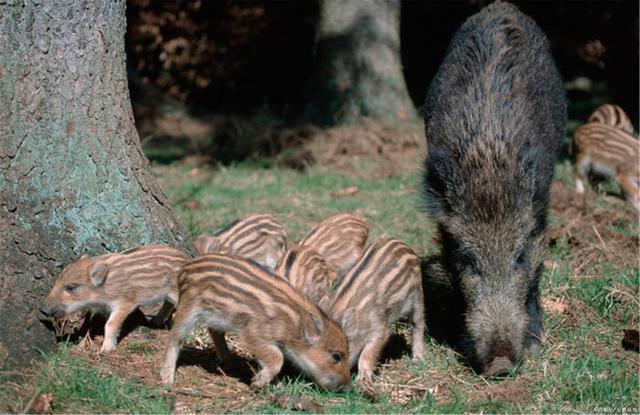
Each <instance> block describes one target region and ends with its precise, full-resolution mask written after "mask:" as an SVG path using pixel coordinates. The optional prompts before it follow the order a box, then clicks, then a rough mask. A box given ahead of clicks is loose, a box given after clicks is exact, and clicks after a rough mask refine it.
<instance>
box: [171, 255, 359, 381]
mask: <svg viewBox="0 0 640 415" xmlns="http://www.w3.org/2000/svg"><path fill="white" fill-rule="evenodd" d="M179 285H180V304H179V306H178V309H177V310H176V313H175V316H174V320H173V325H172V327H171V331H170V333H169V338H168V342H167V350H166V354H165V357H164V363H163V365H162V369H161V371H160V376H161V378H162V382H163V383H165V384H172V383H173V382H174V377H175V369H176V362H177V359H178V355H179V353H180V344H181V342H182V340H183V339H184V338H185V337H186V336H187V335H188V334H189V332H190V331H191V329H192V328H193V327H194V325H195V324H196V323H197V322H198V321H200V320H204V322H205V324H206V325H207V326H208V328H209V333H210V335H211V337H212V339H213V341H214V344H215V349H216V353H217V355H218V358H219V360H220V361H221V363H223V364H225V363H226V362H228V361H229V359H230V353H229V350H228V348H227V344H226V342H225V338H224V333H225V332H231V333H234V334H235V335H237V336H238V339H239V340H240V343H241V344H242V345H243V346H244V347H245V348H246V349H247V350H248V351H249V352H251V353H252V354H253V355H254V356H255V357H256V359H257V360H258V362H259V363H260V366H261V367H262V368H261V370H260V371H259V372H258V373H257V374H256V375H255V376H254V377H253V380H252V382H251V386H252V387H254V388H259V387H262V386H264V385H267V384H268V383H269V382H271V380H272V379H273V378H274V377H275V375H276V374H278V373H279V372H280V369H281V368H282V364H283V361H284V356H287V357H288V358H289V359H290V360H292V361H293V363H295V364H296V365H297V366H298V367H300V368H301V369H302V370H303V371H304V372H306V373H308V374H310V375H311V376H312V377H313V379H314V380H315V381H316V382H317V383H318V384H319V385H321V386H323V387H324V388H327V389H332V390H333V389H339V388H341V387H343V386H345V385H347V384H348V383H349V365H348V361H347V356H348V355H349V346H348V343H347V339H346V337H345V335H344V333H343V331H342V330H341V329H340V327H339V326H338V325H337V324H336V323H335V322H333V321H332V320H331V319H330V318H328V317H327V316H326V315H325V314H324V313H323V312H322V311H321V310H320V309H319V308H318V307H317V306H315V305H314V304H312V303H311V302H310V301H309V300H308V299H307V298H306V297H304V296H303V295H301V294H300V293H299V292H298V291H297V290H295V289H294V288H293V287H292V286H291V285H290V284H289V283H287V282H286V281H285V280H284V279H282V278H281V277H278V276H276V275H275V274H272V273H270V272H269V271H267V270H266V269H265V268H262V267H261V266H259V265H257V264H256V263H255V262H253V261H248V260H245V259H242V258H239V257H230V256H225V255H216V254H210V255H205V256H202V257H199V258H196V259H195V260H194V261H193V262H191V263H190V264H188V265H187V266H185V267H184V269H183V271H182V273H181V274H180V277H179Z"/></svg>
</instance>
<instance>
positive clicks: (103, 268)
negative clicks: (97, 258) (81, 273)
mask: <svg viewBox="0 0 640 415" xmlns="http://www.w3.org/2000/svg"><path fill="white" fill-rule="evenodd" d="M108 273H109V267H107V265H105V264H96V265H94V266H93V268H91V271H90V274H89V276H90V277H91V284H93V286H94V287H99V286H101V285H102V284H104V280H105V279H106V278H107V274H108Z"/></svg>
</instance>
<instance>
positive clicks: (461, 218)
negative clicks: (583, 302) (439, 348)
mask: <svg viewBox="0 0 640 415" xmlns="http://www.w3.org/2000/svg"><path fill="white" fill-rule="evenodd" d="M566 120H567V115H566V100H565V95H564V91H563V88H562V82H561V78H560V74H559V72H558V70H557V68H556V66H555V64H554V61H553V59H552V57H551V54H550V51H549V46H548V42H547V40H546V38H545V36H544V34H543V33H542V31H541V30H540V28H539V27H538V26H537V25H536V23H535V22H534V21H533V20H532V19H530V18H528V17H527V16H525V15H523V14H522V13H521V12H520V11H519V10H518V9H517V8H516V7H515V6H513V5H511V4H508V3H503V2H495V3H493V4H491V5H489V6H488V7H486V8H484V9H483V10H482V11H480V12H479V13H477V14H476V15H474V16H472V17H470V18H469V19H468V20H467V21H466V22H465V23H464V24H463V25H462V26H461V27H460V28H459V29H458V31H457V33H456V34H455V35H454V37H453V39H452V40H451V43H450V45H449V49H448V52H447V56H446V57H445V59H444V61H443V63H442V64H441V66H440V68H439V70H438V72H437V74H436V76H435V77H434V79H433V80H432V82H431V85H430V87H429V91H428V93H427V99H426V106H425V125H426V136H427V142H428V156H427V159H426V162H425V174H424V186H425V200H426V204H427V207H428V210H429V213H430V215H431V216H432V218H433V219H434V220H435V221H436V223H437V226H438V232H439V237H440V243H441V254H440V255H439V257H438V258H435V259H433V260H432V261H430V262H429V263H428V264H429V266H428V267H427V268H426V269H425V271H424V273H425V281H424V284H425V298H427V299H428V300H427V303H426V306H427V316H428V317H427V318H428V322H429V323H430V331H432V332H434V333H440V334H445V335H446V336H445V337H449V339H453V340H454V341H455V343H456V345H457V346H458V347H459V348H460V349H461V351H462V352H463V354H464V355H465V356H466V357H467V358H468V360H469V363H470V364H471V365H472V366H473V367H474V368H475V369H476V370H478V371H479V372H482V373H485V374H488V375H498V374H504V373H506V372H508V371H509V370H511V369H513V368H514V367H515V365H516V364H517V362H518V361H519V360H520V359H521V358H522V357H523V356H524V355H525V354H527V353H528V352H529V353H533V352H536V351H537V350H538V348H539V343H540V335H541V324H540V305H539V300H538V296H539V288H538V285H539V280H540V275H541V273H542V270H543V265H542V260H543V255H544V252H545V249H546V248H545V238H544V231H545V226H546V220H547V210H548V204H549V187H550V185H551V181H552V179H553V168H554V161H555V160H556V157H557V154H558V151H559V148H560V146H561V143H562V140H563V136H564V131H565V126H566ZM434 299H435V300H434ZM432 301H433V303H432V304H430V302H432ZM451 322H454V323H455V322H457V323H459V326H458V327H455V328H454V327H448V326H447V325H449V324H451ZM433 326H436V327H435V328H434V327H433Z"/></svg>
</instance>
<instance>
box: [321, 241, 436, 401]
mask: <svg viewBox="0 0 640 415" xmlns="http://www.w3.org/2000/svg"><path fill="white" fill-rule="evenodd" d="M320 307H321V308H322V309H324V310H326V311H327V313H328V314H329V315H330V316H331V317H332V318H333V319H334V320H335V321H337V322H338V323H339V324H341V326H342V329H343V330H344V332H345V334H346V335H347V338H348V339H349V365H350V367H352V366H355V364H356V362H357V363H358V383H359V385H360V387H361V389H362V390H363V392H364V393H365V394H367V395H369V396H374V393H373V389H372V388H371V380H372V376H373V369H374V368H375V365H376V363H377V361H378V358H379V356H380V353H381V352H382V349H383V347H384V345H385V343H386V342H387V340H388V339H389V336H390V334H391V333H390V330H391V327H392V325H393V324H394V323H395V322H396V321H398V320H399V319H401V318H403V317H409V318H410V320H411V323H412V326H413V327H412V339H413V340H412V355H413V360H414V362H415V361H417V360H419V359H422V357H423V354H424V328H425V316H424V295H423V291H422V276H421V271H420V259H419V258H418V256H417V255H416V254H415V253H414V252H413V250H412V249H411V248H409V246H407V245H406V244H404V243H403V242H400V241H398V240H396V239H392V238H386V239H382V240H380V241H378V242H376V243H374V244H373V245H371V246H369V248H368V249H367V250H366V252H365V253H364V255H362V257H361V258H360V260H359V261H358V262H357V263H356V264H355V265H354V266H353V268H352V269H351V271H349V273H348V274H347V275H346V276H345V277H344V278H343V279H342V280H341V281H340V282H339V283H338V285H337V287H336V288H335V291H334V292H333V294H332V295H331V296H330V297H325V298H323V299H322V300H321V301H320Z"/></svg>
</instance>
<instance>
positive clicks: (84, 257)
mask: <svg viewBox="0 0 640 415" xmlns="http://www.w3.org/2000/svg"><path fill="white" fill-rule="evenodd" d="M87 258H89V254H84V255H82V256H81V257H80V259H87Z"/></svg>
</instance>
